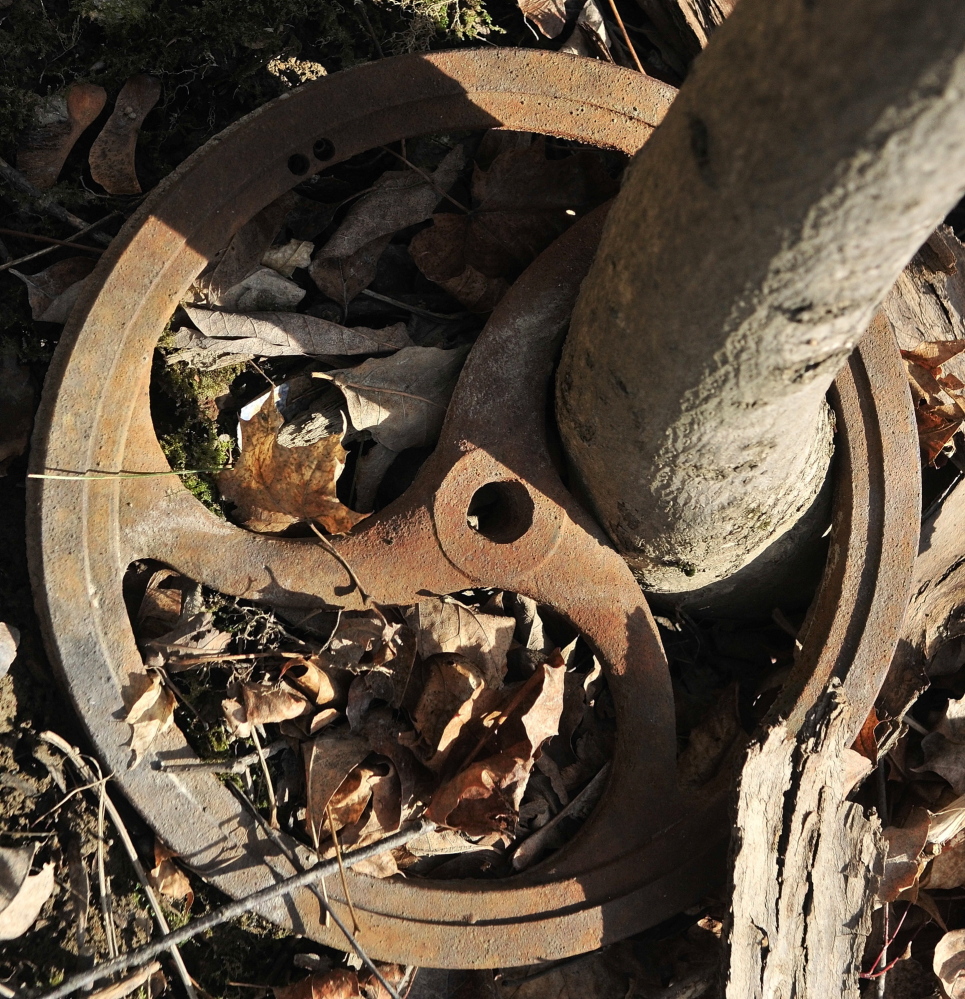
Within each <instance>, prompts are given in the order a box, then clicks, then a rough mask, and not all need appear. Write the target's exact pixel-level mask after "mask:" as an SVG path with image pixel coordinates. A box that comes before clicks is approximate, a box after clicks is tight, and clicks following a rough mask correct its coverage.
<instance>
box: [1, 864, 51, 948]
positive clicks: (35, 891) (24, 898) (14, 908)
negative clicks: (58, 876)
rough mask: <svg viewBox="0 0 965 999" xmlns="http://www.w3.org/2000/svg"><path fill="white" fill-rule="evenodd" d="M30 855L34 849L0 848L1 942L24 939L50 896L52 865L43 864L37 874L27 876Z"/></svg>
mask: <svg viewBox="0 0 965 999" xmlns="http://www.w3.org/2000/svg"><path fill="white" fill-rule="evenodd" d="M24 851H26V852H24ZM33 854H34V850H33V847H29V846H27V847H20V848H19V849H17V848H0V893H2V894H0V903H2V909H0V940H15V939H16V938H17V937H20V936H23V934H24V933H26V932H27V930H29V929H30V927H31V926H33V924H34V923H35V922H36V921H37V917H38V916H39V915H40V910H41V909H42V908H43V907H44V903H45V902H46V901H47V899H48V898H50V896H51V895H52V894H53V891H54V865H53V864H44V866H43V867H42V868H41V870H40V872H39V873H38V874H29V873H28V872H29V870H30V864H31V862H32V859H33ZM25 859H26V865H24V860H25ZM21 873H22V874H23V876H22V877H21V876H20V875H21ZM14 883H16V885H17V887H16V890H15V891H14V892H12V893H11V892H10V891H9V889H10V887H11V886H12V885H13V884H14Z"/></svg>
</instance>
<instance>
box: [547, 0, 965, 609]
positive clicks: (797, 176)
mask: <svg viewBox="0 0 965 999" xmlns="http://www.w3.org/2000/svg"><path fill="white" fill-rule="evenodd" d="M963 92H965V16H963V14H962V8H961V5H960V2H959V0H932V2H931V3H928V4H921V3H920V2H918V0H741V3H740V4H739V5H738V6H737V9H736V10H735V12H734V13H733V15H732V16H731V17H730V18H729V19H728V20H727V22H726V23H725V24H724V25H723V26H722V27H721V28H719V29H718V31H717V32H716V34H715V35H714V38H713V40H712V42H711V44H710V46H709V47H708V49H707V51H706V52H704V53H703V54H702V55H701V56H699V57H698V58H697V60H696V61H695V63H694V65H693V69H692V71H691V74H690V76H689V77H688V79H687V81H686V82H685V84H684V86H683V88H682V89H681V91H680V95H679V96H678V98H677V99H676V101H675V102H674V104H673V106H672V107H671V109H670V111H669V113H668V114H667V117H666V118H665V120H664V122H663V124H662V125H661V126H660V128H659V129H657V131H656V132H655V134H654V136H653V137H652V138H651V139H650V141H649V142H648V143H647V145H646V146H645V147H644V148H643V150H641V152H640V153H639V154H638V156H637V157H636V159H635V160H634V162H633V163H632V164H631V166H630V168H629V170H628V173H627V177H626V181H625V183H624V187H623V190H622V191H621V193H620V195H619V197H618V199H617V203H616V205H615V207H614V209H613V210H612V211H611V213H610V218H609V222H608V224H607V228H606V231H605V233H604V236H603V240H602V243H601V247H600V251H599V253H598V254H597V258H596V261H595V263H594V265H593V268H592V270H591V272H590V275H589V277H588V278H587V280H586V282H585V283H584V287H583V291H582V293H581V296H580V300H579V302H578V305H577V308H576V310H575V313H574V316H573V322H572V326H571V330H570V334H569V336H568V338H567V342H566V346H565V349H564V354H563V359H562V363H561V367H560V372H559V379H558V390H557V410H558V417H559V422H560V427H561V430H562V433H563V438H564V443H565V446H566V450H567V454H568V457H569V460H570V462H571V465H572V468H573V470H574V472H575V474H576V477H577V479H578V480H579V482H580V484H581V486H582V488H583V490H584V491H585V493H586V495H587V497H588V498H589V499H590V501H591V503H592V505H593V506H594V508H595V510H596V513H597V515H598V517H599V519H600V521H601V523H602V524H603V525H604V527H605V528H606V530H607V531H608V532H609V534H610V536H611V538H612V539H613V540H614V542H615V544H616V545H617V547H618V548H619V549H620V550H621V551H622V552H623V553H624V555H625V556H626V557H627V559H628V561H629V562H630V565H631V566H632V567H633V569H634V570H635V572H636V573H637V574H638V577H639V578H640V580H641V582H642V584H643V585H644V587H645V588H647V589H648V590H651V591H656V592H660V593H666V594H682V593H687V592H693V591H697V594H695V595H696V596H700V597H702V596H704V595H705V594H706V593H707V592H713V591H707V590H705V589H704V588H706V587H708V586H710V585H711V584H717V583H718V582H719V581H720V580H725V579H727V578H728V577H730V576H732V575H733V574H734V573H735V572H737V571H738V570H740V569H741V568H742V567H744V566H747V565H748V564H749V563H751V562H754V563H755V567H757V566H759V565H761V564H762V562H766V561H767V559H768V554H769V553H773V552H775V551H776V550H782V555H781V558H782V559H784V558H787V557H788V552H787V549H788V547H789V545H788V538H792V539H793V544H792V545H790V547H792V548H798V549H799V548H801V547H802V546H803V545H804V544H805V542H806V540H807V539H808V537H810V536H813V535H816V534H820V533H821V531H823V528H824V526H825V522H824V519H823V518H824V511H823V506H822V500H823V495H824V493H823V489H824V485H825V480H826V476H827V470H828V467H829V462H830V458H831V452H832V432H833V426H832V420H831V417H830V414H829V411H828V408H827V405H826V403H825V394H826V392H827V390H828V388H829V386H830V384H831V382H832V380H833V379H834V377H835V375H836V374H837V372H838V370H839V368H840V367H841V366H842V364H843V363H844V361H845V359H846V358H847V356H848V354H849V353H850V352H851V350H852V349H853V347H854V345H855V343H856V342H857V340H858V339H859V337H860V336H861V334H862V332H863V331H864V329H865V328H866V326H867V324H868V322H869V321H870V319H871V316H872V314H873V311H874V309H875V307H876V305H877V303H878V302H879V301H880V300H881V299H882V298H883V296H884V295H885V293H886V292H887V290H888V288H889V287H890V286H891V285H892V284H893V283H894V281H895V279H896V278H897V277H898V275H899V274H900V272H901V270H902V268H903V267H904V265H905V264H906V263H907V262H908V260H909V259H910V258H911V256H912V255H913V254H914V252H915V251H916V250H917V249H918V247H919V246H921V245H922V244H923V243H924V242H925V240H926V238H927V237H928V236H929V234H930V233H931V232H932V230H933V229H934V228H935V226H936V225H937V224H938V223H939V222H940V221H941V220H942V218H943V217H944V215H945V214H946V213H947V211H948V210H949V209H950V208H951V207H952V206H953V205H954V204H955V203H956V201H957V200H958V199H959V198H960V197H961V195H962V193H963V191H965V110H963V103H962V100H963ZM792 529H796V533H795V534H794V535H791V534H789V532H791V531H792ZM782 539H784V544H783V545H781V540H782ZM745 575H746V573H745ZM752 575H753V573H752ZM724 585H726V584H724Z"/></svg>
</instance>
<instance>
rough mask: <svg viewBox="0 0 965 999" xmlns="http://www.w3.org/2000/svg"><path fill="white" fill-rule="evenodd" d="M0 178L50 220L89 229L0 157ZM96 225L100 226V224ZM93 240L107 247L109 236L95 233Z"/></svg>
mask: <svg viewBox="0 0 965 999" xmlns="http://www.w3.org/2000/svg"><path fill="white" fill-rule="evenodd" d="M0 177H3V178H4V180H6V182H7V183H8V184H9V185H10V186H11V187H13V188H16V190H18V191H19V192H20V193H21V194H26V195H27V197H28V198H32V199H33V200H34V201H36V202H37V206H38V207H39V208H41V209H42V210H43V211H45V212H46V213H47V214H48V215H49V216H51V218H55V219H57V221H58V222H66V223H67V225H72V226H73V227H74V228H75V229H87V228H88V227H89V223H87V222H85V221H84V220H83V219H82V218H78V217H77V216H76V215H73V214H72V213H71V212H69V211H67V209H66V208H64V206H63V205H58V204H57V202H56V201H53V200H52V199H51V198H50V197H49V196H48V195H46V194H44V193H43V192H42V191H38V190H37V188H36V187H34V186H33V184H31V183H30V181H29V180H27V178H26V177H24V175H23V174H22V173H21V172H20V171H19V170H16V169H14V167H12V166H11V165H10V164H9V163H8V162H7V161H6V160H5V159H3V158H2V157H0ZM97 224H98V225H100V224H101V223H97ZM93 239H95V240H96V241H97V242H98V243H101V244H102V245H103V246H107V244H108V243H110V241H111V238H110V236H104V235H102V234H101V233H95V234H94V236H93Z"/></svg>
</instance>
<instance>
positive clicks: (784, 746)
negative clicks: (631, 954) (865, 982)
mask: <svg viewBox="0 0 965 999" xmlns="http://www.w3.org/2000/svg"><path fill="white" fill-rule="evenodd" d="M846 717H847V711H846V710H845V708H844V705H843V702H842V695H841V693H840V691H836V690H832V691H831V692H830V693H828V694H826V695H825V696H824V698H823V700H822V701H820V702H819V703H818V704H817V705H816V706H815V707H814V708H813V709H812V711H811V713H810V715H809V716H808V719H807V721H806V723H805V725H804V728H803V730H802V731H801V732H798V733H793V732H790V731H789V730H788V728H787V726H786V724H784V723H783V722H781V723H778V724H776V725H775V726H773V727H772V728H771V729H769V730H768V731H767V732H766V733H765V735H764V736H763V737H762V738H761V739H760V740H759V741H758V742H757V743H756V744H755V745H754V746H753V747H752V748H751V750H750V751H749V752H748V755H747V758H746V761H745V764H744V768H743V771H742V773H741V777H740V783H739V787H738V801H737V819H736V827H735V832H734V872H733V878H734V895H733V908H732V915H731V926H730V933H729V947H730V965H729V969H728V975H727V986H726V996H727V999H765V997H766V999H777V997H779V996H780V997H783V999H788V997H791V996H794V997H797V999H829V997H831V996H833V997H835V999H838V997H841V999H852V997H853V999H857V996H858V984H859V978H858V975H859V973H860V971H861V966H860V962H861V957H862V952H863V950H864V944H865V940H866V939H867V936H868V933H869V931H870V929H871V912H872V901H873V898H874V893H875V891H876V889H877V885H878V878H879V876H880V865H881V857H882V839H881V828H880V824H879V822H878V820H877V818H876V817H872V818H865V816H864V813H863V810H862V809H861V808H860V807H859V806H858V805H855V804H853V803H851V802H849V801H847V800H846V799H845V796H846V794H847V792H848V790H849V788H848V787H847V786H846V782H845V779H844V764H843V760H844V750H845V749H847V747H848V744H849V743H850V732H849V731H848V727H849V726H848V725H847V724H845V722H844V720H845V718H846Z"/></svg>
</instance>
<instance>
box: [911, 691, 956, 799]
mask: <svg viewBox="0 0 965 999" xmlns="http://www.w3.org/2000/svg"><path fill="white" fill-rule="evenodd" d="M921 749H922V753H923V755H924V762H923V763H922V765H921V766H920V767H913V768H912V769H913V770H914V771H915V772H916V773H921V772H922V771H931V772H932V773H936V774H938V775H939V776H940V777H944V778H945V780H947V781H948V783H949V784H950V785H951V786H952V790H954V792H955V793H956V794H965V697H962V698H959V699H958V700H956V699H954V698H952V699H950V700H949V701H948V704H947V706H946V708H945V713H944V715H943V716H942V719H941V721H940V722H939V723H938V725H936V726H935V730H934V731H933V732H930V733H929V734H928V735H926V736H925V737H924V738H923V739H922V740H921Z"/></svg>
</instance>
